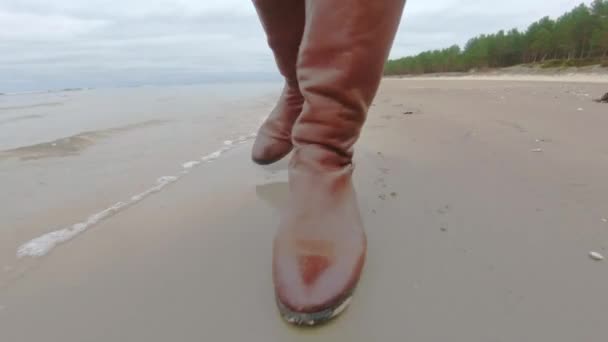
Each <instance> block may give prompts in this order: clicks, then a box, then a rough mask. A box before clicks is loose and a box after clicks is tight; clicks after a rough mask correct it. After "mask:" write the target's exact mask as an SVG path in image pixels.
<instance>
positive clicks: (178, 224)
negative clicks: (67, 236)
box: [0, 79, 608, 342]
mask: <svg viewBox="0 0 608 342" xmlns="http://www.w3.org/2000/svg"><path fill="white" fill-rule="evenodd" d="M607 87H608V83H604V84H601V83H594V84H592V83H560V82H519V81H488V80H486V81H475V80H450V81H444V80H441V79H438V80H385V81H384V82H383V85H382V88H381V90H380V92H379V95H378V97H377V99H376V101H375V104H374V106H373V107H372V110H371V113H370V119H369V121H368V124H367V125H366V128H365V130H364V134H363V136H362V138H361V141H360V143H359V145H358V149H357V157H356V165H357V171H356V178H355V181H356V184H357V189H358V195H359V198H360V201H361V206H362V210H363V216H364V220H365V224H366V227H367V232H368V238H369V256H368V262H367V265H366V269H365V272H364V275H363V278H362V281H361V284H360V286H359V288H358V291H357V293H356V296H355V300H354V301H353V304H352V306H351V308H349V309H348V310H347V312H346V313H345V314H344V315H343V316H342V317H340V318H339V319H337V320H336V321H335V322H333V323H332V324H330V325H328V326H326V327H323V328H321V329H305V330H299V329H295V328H292V327H289V326H287V325H285V324H284V323H283V322H282V321H281V320H280V318H279V316H278V313H277V310H276V308H275V305H274V300H273V290H272V283H271V269H270V257H271V242H272V237H273V234H274V229H275V226H276V224H277V221H278V210H280V207H281V205H283V203H285V198H286V197H287V185H286V172H285V168H286V164H285V163H281V164H279V165H275V166H273V167H271V168H267V169H263V168H260V167H257V166H254V165H252V164H251V163H250V162H249V157H248V155H249V147H250V145H249V144H246V145H243V146H241V147H239V148H236V149H234V150H232V151H230V152H229V153H226V155H225V156H224V157H223V158H222V159H219V160H217V161H216V162H214V163H211V164H208V165H205V166H204V167H200V168H197V169H195V170H193V171H192V172H191V173H190V174H188V175H186V176H184V177H183V178H182V179H181V180H180V182H176V183H175V184H171V185H170V186H168V187H167V188H166V189H165V190H163V191H162V192H161V193H158V194H156V195H154V196H150V197H149V198H147V199H146V200H145V201H142V202H140V203H138V204H137V205H135V206H133V207H132V208H130V209H129V210H126V211H124V212H121V213H119V214H117V215H114V216H112V217H110V218H108V219H107V220H104V221H102V222H101V223H99V224H98V225H96V226H95V227H94V228H92V229H91V230H89V231H87V232H86V233H85V234H82V235H81V236H79V237H78V238H76V239H74V240H72V241H70V242H68V243H66V244H64V245H61V246H60V247H58V248H56V249H55V250H53V251H52V252H51V253H50V254H49V255H47V256H45V257H42V258H38V259H30V258H26V259H24V260H22V261H21V264H20V265H19V269H18V270H16V271H15V270H4V272H9V271H10V272H13V273H14V276H13V277H11V280H10V281H9V282H7V283H5V284H4V285H3V286H2V288H0V336H1V337H2V339H1V340H2V341H4V340H6V341H38V340H45V341H79V342H81V341H104V342H105V341H147V342H149V341H168V340H176V341H181V340H204V341H206V340H210V341H287V340H289V341H299V340H302V341H304V340H310V338H317V339H318V340H326V341H393V340H399V341H401V340H406V341H429V342H430V341H447V340H449V341H462V342H476V341H479V342H482V341H483V342H486V341H552V342H556V341H564V342H566V341H568V342H570V341H599V340H604V339H605V337H606V336H608V326H607V325H606V324H605V322H606V313H607V312H608V296H607V295H606V289H607V288H608V262H606V261H594V260H592V259H591V258H590V257H589V252H590V251H596V252H598V253H601V254H603V255H604V256H608V222H604V221H603V220H602V219H605V218H608V181H607V178H606V174H608V134H606V129H607V127H608V105H606V104H598V103H594V102H593V101H592V100H591V99H592V98H593V97H597V96H600V95H601V94H603V93H605V92H606V91H608V89H607ZM534 151H539V152H534ZM0 267H1V265H0ZM0 271H1V270H0Z"/></svg>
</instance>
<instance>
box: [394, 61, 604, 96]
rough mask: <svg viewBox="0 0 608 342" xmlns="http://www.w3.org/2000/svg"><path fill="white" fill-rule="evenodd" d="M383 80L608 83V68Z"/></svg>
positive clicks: (533, 69) (511, 69)
mask: <svg viewBox="0 0 608 342" xmlns="http://www.w3.org/2000/svg"><path fill="white" fill-rule="evenodd" d="M384 78H385V79H416V80H425V79H428V80H450V79H460V80H461V79H469V80H487V81H500V80H505V81H546V82H591V83H608V68H606V67H602V66H600V65H591V66H585V67H570V68H542V67H539V66H528V65H518V66H513V67H508V68H497V69H484V70H472V71H469V72H444V73H428V74H416V75H414V74H407V75H385V76H384ZM607 90H608V89H607Z"/></svg>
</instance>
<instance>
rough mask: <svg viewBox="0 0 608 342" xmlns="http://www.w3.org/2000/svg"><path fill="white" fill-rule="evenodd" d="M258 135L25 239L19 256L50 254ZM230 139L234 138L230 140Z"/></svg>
mask: <svg viewBox="0 0 608 342" xmlns="http://www.w3.org/2000/svg"><path fill="white" fill-rule="evenodd" d="M255 136H256V134H250V135H247V136H241V137H239V138H238V139H237V140H236V141H237V143H234V141H233V140H226V141H225V142H224V146H222V147H221V148H220V149H218V150H217V151H215V152H212V153H210V154H208V155H206V156H203V157H202V158H201V161H194V160H193V161H189V162H186V163H183V164H182V168H183V170H182V171H181V172H180V173H179V174H178V175H177V176H164V177H160V178H158V179H157V180H156V183H155V185H154V186H152V187H151V188H149V189H147V190H146V191H144V192H141V193H139V194H136V195H133V196H131V198H130V199H129V201H127V202H117V203H116V204H114V205H112V206H111V207H109V208H107V209H104V210H102V211H100V212H98V213H95V214H93V215H91V216H89V217H88V218H87V219H86V220H85V221H83V222H78V223H75V224H73V225H72V226H70V227H67V228H63V229H59V230H56V231H53V232H50V233H47V234H44V235H42V236H39V237H37V238H35V239H33V240H30V241H29V242H26V243H24V244H23V245H21V246H20V247H19V248H18V249H17V256H18V257H19V258H21V257H41V256H44V255H46V254H47V253H49V252H50V251H51V250H52V249H53V248H55V247H57V246H58V245H60V244H62V243H64V242H67V241H69V240H72V239H73V238H75V237H76V236H77V235H79V234H81V233H83V232H85V231H86V230H88V229H89V228H91V227H92V226H94V225H96V224H98V223H99V222H100V221H102V220H104V219H106V218H108V217H110V216H112V215H114V214H116V213H118V212H120V211H122V210H124V209H126V208H128V207H130V206H132V205H134V204H135V203H137V202H140V201H142V200H143V199H145V198H146V197H148V196H150V195H152V194H154V193H157V192H160V191H161V190H162V189H163V188H164V187H166V186H167V185H169V184H171V183H174V182H176V181H178V180H179V179H180V178H181V177H182V176H184V175H186V174H188V172H189V170H190V169H192V168H194V167H195V166H198V165H199V164H201V163H202V162H211V161H214V160H216V159H218V158H219V157H221V155H222V154H224V153H225V152H228V151H230V150H232V149H234V148H235V147H237V146H238V145H240V144H244V143H246V142H247V141H249V140H250V139H252V138H254V137H255ZM228 142H230V143H228Z"/></svg>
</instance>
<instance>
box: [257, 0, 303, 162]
mask: <svg viewBox="0 0 608 342" xmlns="http://www.w3.org/2000/svg"><path fill="white" fill-rule="evenodd" d="M253 3H254V5H255V7H256V10H257V12H258V16H259V17H260V20H261V22H262V26H263V27H264V30H265V32H266V35H267V37H268V44H269V45H270V47H271V49H272V51H273V53H274V56H275V60H276V63H277V66H278V68H279V71H280V72H281V75H283V77H284V78H285V86H284V88H283V93H282V94H281V97H280V98H279V101H278V103H277V105H276V106H275V108H274V109H273V111H272V112H271V113H270V115H269V116H268V118H267V119H266V121H265V122H264V124H263V125H262V127H261V128H260V130H259V132H258V136H257V138H256V141H255V143H254V145H253V150H252V154H251V157H252V159H253V161H254V162H256V163H258V164H271V163H274V162H276V161H278V160H280V159H281V158H283V157H285V156H286V155H287V154H288V153H289V152H290V151H291V150H292V148H293V145H292V142H291V129H292V127H293V123H294V121H295V120H296V119H297V117H298V116H299V115H300V112H301V111H302V103H303V102H304V99H303V97H302V94H301V93H300V89H299V87H298V80H297V76H296V60H297V58H298V49H299V47H300V43H301V41H302V33H303V31H304V2H303V0H254V1H253Z"/></svg>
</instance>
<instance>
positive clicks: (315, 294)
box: [273, 240, 365, 325]
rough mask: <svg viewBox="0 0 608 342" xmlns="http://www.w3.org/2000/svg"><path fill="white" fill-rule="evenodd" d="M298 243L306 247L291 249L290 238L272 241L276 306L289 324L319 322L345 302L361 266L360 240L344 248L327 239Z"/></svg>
mask: <svg viewBox="0 0 608 342" xmlns="http://www.w3.org/2000/svg"><path fill="white" fill-rule="evenodd" d="M298 243H304V244H307V245H309V246H308V247H304V248H302V247H300V248H297V247H296V248H295V249H294V248H292V247H293V246H294V241H281V240H277V241H276V242H275V252H274V262H273V264H274V269H273V273H274V281H275V290H276V297H277V302H278V305H279V309H280V311H281V314H282V315H283V317H284V318H285V319H286V320H287V321H289V322H291V323H295V324H299V325H314V324H319V323H323V322H325V321H327V320H329V319H331V318H333V317H335V316H337V315H338V314H339V313H340V312H341V311H342V310H344V309H345V308H346V306H347V305H348V302H349V300H350V297H351V295H352V292H353V290H354V288H355V286H356V283H357V281H358V279H359V276H360V273H361V269H362V266H363V262H364V257H365V247H364V243H362V244H360V246H361V247H359V248H349V249H348V250H342V247H343V246H336V245H335V244H333V243H331V242H328V241H315V240H312V241H310V240H309V241H304V242H302V241H296V242H295V244H296V245H297V244H298ZM310 245H314V246H313V248H310ZM351 247H352V246H351Z"/></svg>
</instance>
